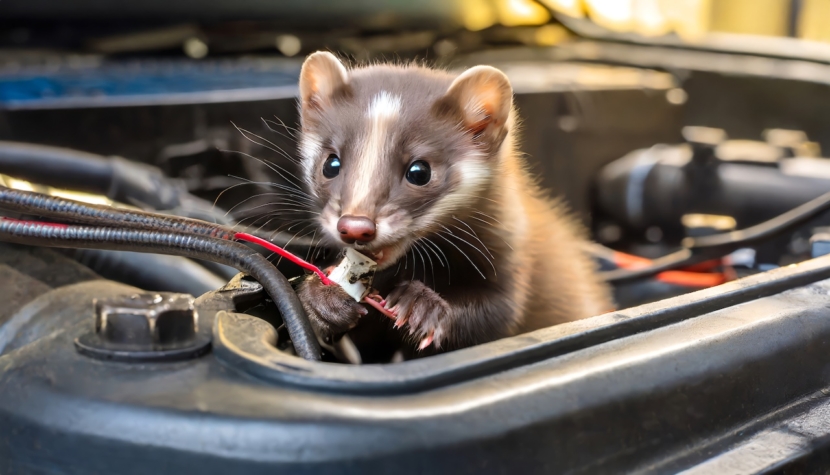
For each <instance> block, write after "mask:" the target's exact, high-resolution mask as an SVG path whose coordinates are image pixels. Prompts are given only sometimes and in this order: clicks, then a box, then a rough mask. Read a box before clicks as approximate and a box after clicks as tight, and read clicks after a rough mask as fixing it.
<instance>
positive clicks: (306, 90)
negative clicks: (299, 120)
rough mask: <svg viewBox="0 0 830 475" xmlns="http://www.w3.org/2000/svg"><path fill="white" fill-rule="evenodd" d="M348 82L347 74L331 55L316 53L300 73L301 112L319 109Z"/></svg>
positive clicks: (328, 102) (309, 58)
mask: <svg viewBox="0 0 830 475" xmlns="http://www.w3.org/2000/svg"><path fill="white" fill-rule="evenodd" d="M348 81H349V73H348V71H346V68H345V66H343V63H341V62H340V60H339V59H337V57H336V56H334V55H333V54H331V53H329V52H326V51H318V52H316V53H314V54H312V55H311V56H309V57H308V58H307V59H306V60H305V62H304V63H303V69H302V70H301V71H300V100H301V101H302V107H303V110H309V109H320V108H322V107H324V106H326V105H328V104H330V102H331V100H332V96H333V95H334V94H335V92H337V91H338V90H341V89H342V88H343V86H345V85H346V83H348Z"/></svg>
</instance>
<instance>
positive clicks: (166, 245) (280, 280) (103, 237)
mask: <svg viewBox="0 0 830 475" xmlns="http://www.w3.org/2000/svg"><path fill="white" fill-rule="evenodd" d="M0 239H2V240H3V241H9V242H15V243H20V244H27V245H37V246H45V247H63V248H82V249H109V250H122V251H134V252H148V253H159V254H169V255H176V256H185V257H191V258H194V259H204V260H209V261H213V262H219V263H222V264H225V265H229V266H231V267H234V268H236V269H239V270H240V271H241V272H245V273H246V274H249V275H250V276H251V277H253V278H254V279H256V280H257V281H259V283H260V284H262V286H263V288H264V289H265V291H266V292H267V293H268V295H269V296H270V297H271V298H272V299H273V300H274V303H275V304H276V305H277V308H278V309H279V311H280V314H281V315H282V318H283V321H284V322H285V325H286V328H287V329H288V333H289V335H290V336H291V341H292V343H293V345H294V348H295V349H296V351H297V354H298V355H300V356H301V357H303V358H305V359H307V360H320V357H321V355H320V345H319V343H318V342H317V338H316V336H315V335H314V332H313V331H312V329H311V325H310V324H309V322H308V318H307V317H306V315H305V311H304V310H303V307H302V305H301V304H300V301H299V299H298V298H297V295H296V294H295V293H294V290H293V289H292V288H291V285H290V284H289V283H288V281H287V280H286V278H285V276H283V275H282V273H280V272H279V271H278V270H277V269H276V268H275V267H274V266H273V265H272V264H271V263H270V262H268V260H267V259H266V258H265V257H263V256H262V255H261V254H259V253H257V252H256V251H254V250H253V249H250V248H248V247H247V246H245V245H243V244H240V243H237V242H233V241H225V240H222V239H217V238H213V237H207V236H199V235H195V234H184V233H176V232H169V231H155V230H138V229H118V228H103V227H91V226H55V225H49V224H42V223H32V222H25V221H14V220H0Z"/></svg>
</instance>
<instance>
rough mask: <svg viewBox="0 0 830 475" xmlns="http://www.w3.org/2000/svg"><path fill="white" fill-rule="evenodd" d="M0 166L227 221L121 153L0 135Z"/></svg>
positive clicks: (23, 175)
mask: <svg viewBox="0 0 830 475" xmlns="http://www.w3.org/2000/svg"><path fill="white" fill-rule="evenodd" d="M0 169H2V170H3V173H6V174H9V175H12V176H14V177H16V178H22V179H26V180H31V181H35V182H38V183H43V184H46V185H50V186H54V187H58V188H65V189H72V190H77V191H84V192H89V193H98V194H102V195H105V196H107V197H108V198H110V199H112V200H115V201H119V202H122V203H130V204H141V205H144V206H147V207H150V208H153V209H157V210H177V211H178V213H179V214H183V215H186V216H191V217H195V218H201V219H206V220H208V221H216V222H219V223H223V224H229V223H230V221H229V220H228V219H227V218H226V217H225V216H224V215H223V214H222V213H217V212H215V210H214V206H213V204H212V203H210V202H207V201H204V200H202V199H200V198H197V197H195V196H193V195H191V194H189V193H188V192H187V190H186V189H185V187H184V184H182V183H180V182H179V181H176V180H171V179H170V178H167V177H166V176H164V174H163V173H162V172H161V170H159V169H158V168H156V167H152V166H149V165H146V164H143V163H138V162H133V161H129V160H126V159H123V158H120V157H109V158H108V157H102V156H100V155H95V154H91V153H86V152H80V151H77V150H70V149H65V148H59V147H49V146H45V145H35V144H28V143H17V142H2V141H0Z"/></svg>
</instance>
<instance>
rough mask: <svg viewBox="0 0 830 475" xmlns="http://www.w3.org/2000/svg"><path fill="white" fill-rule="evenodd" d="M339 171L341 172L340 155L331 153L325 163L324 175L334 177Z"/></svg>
mask: <svg viewBox="0 0 830 475" xmlns="http://www.w3.org/2000/svg"><path fill="white" fill-rule="evenodd" d="M338 173H340V157H338V156H337V155H335V154H331V155H329V158H327V159H326V163H324V164H323V176H324V177H326V178H334V177H336V176H337V174H338Z"/></svg>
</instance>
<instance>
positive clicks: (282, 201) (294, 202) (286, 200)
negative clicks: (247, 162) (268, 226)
mask: <svg viewBox="0 0 830 475" xmlns="http://www.w3.org/2000/svg"><path fill="white" fill-rule="evenodd" d="M275 195H276V196H280V195H281V194H280V193H258V194H256V195H252V196H249V197H247V198H245V199H244V200H242V201H240V202H239V203H237V204H235V205H233V206H231V207H230V209H228V211H226V212H225V216H227V215H229V214H231V212H233V210H235V209H236V208H238V207H239V206H241V205H243V204H245V203H247V202H248V201H251V200H253V199H256V198H261V197H263V196H275ZM268 204H291V205H295V206H306V204H305V203H303V202H301V201H297V200H292V199H290V198H280V201H269V202H268ZM309 211H310V209H309Z"/></svg>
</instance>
